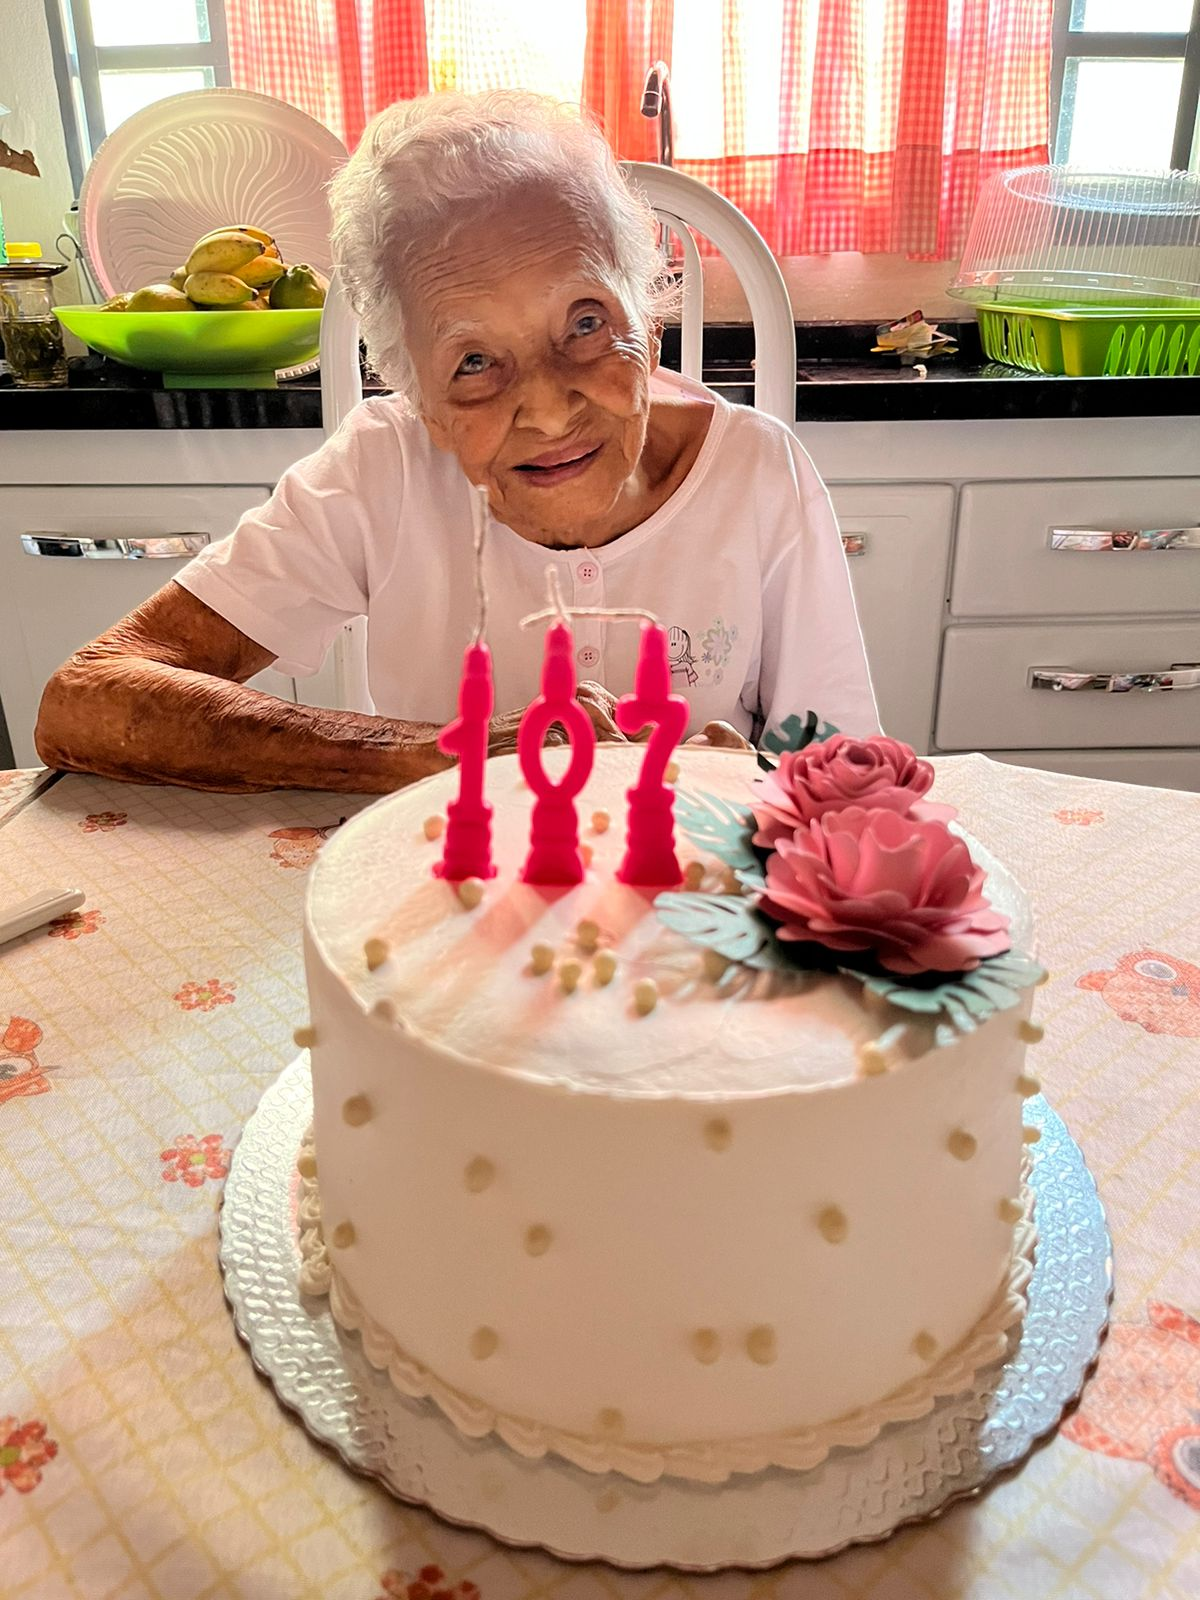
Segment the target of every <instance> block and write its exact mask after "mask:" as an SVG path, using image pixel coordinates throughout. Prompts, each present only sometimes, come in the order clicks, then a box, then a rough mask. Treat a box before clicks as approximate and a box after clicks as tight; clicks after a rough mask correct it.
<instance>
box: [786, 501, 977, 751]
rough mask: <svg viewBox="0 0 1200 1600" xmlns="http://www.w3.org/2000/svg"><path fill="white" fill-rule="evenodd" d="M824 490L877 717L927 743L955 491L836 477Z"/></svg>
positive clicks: (889, 729)
mask: <svg viewBox="0 0 1200 1600" xmlns="http://www.w3.org/2000/svg"><path fill="white" fill-rule="evenodd" d="M830 497H831V499H832V500H833V506H834V510H835V511H836V512H837V518H838V523H839V525H840V527H841V530H842V541H843V544H844V545H845V546H846V554H847V557H848V565H849V569H850V581H851V584H852V585H853V588H854V602H855V605H856V606H857V608H858V620H859V623H860V624H861V626H862V631H863V640H864V643H865V644H866V647H867V660H868V661H869V663H870V666H871V680H872V682H873V683H874V686H875V698H876V700H877V701H878V703H879V717H880V721H881V723H882V725H883V728H884V731H885V732H886V733H889V734H891V735H892V736H893V737H894V738H897V739H903V740H904V741H905V743H906V744H911V745H912V746H913V748H914V749H916V750H919V751H924V750H928V748H929V738H930V731H931V725H932V721H933V698H934V692H935V690H936V688H937V660H938V642H939V639H940V636H941V627H942V612H943V609H944V606H945V599H946V571H947V566H948V563H949V557H950V537H951V530H952V527H953V521H954V490H953V489H951V488H950V487H949V486H948V485H946V484H941V483H919V484H838V485H835V486H833V487H832V488H831V489H830ZM900 618H902V619H903V622H902V624H901V625H898V619H900ZM817 709H818V710H819V709H820V708H819V707H817Z"/></svg>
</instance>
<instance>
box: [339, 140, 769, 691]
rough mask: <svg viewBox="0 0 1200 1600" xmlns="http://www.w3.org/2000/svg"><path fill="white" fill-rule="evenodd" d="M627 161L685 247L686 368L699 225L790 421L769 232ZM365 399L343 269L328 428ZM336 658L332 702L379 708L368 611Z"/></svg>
mask: <svg viewBox="0 0 1200 1600" xmlns="http://www.w3.org/2000/svg"><path fill="white" fill-rule="evenodd" d="M623 171H624V172H625V174H626V176H627V177H628V178H629V179H630V181H631V182H632V183H634V184H635V185H636V186H637V187H638V188H639V189H641V191H642V192H643V194H644V195H645V196H646V199H647V200H648V201H649V203H650V206H651V208H652V209H653V211H654V213H655V215H656V216H657V217H658V219H659V221H660V222H661V223H662V224H663V225H664V227H665V228H667V229H669V230H670V231H671V232H673V233H674V234H675V235H676V236H677V237H678V239H679V240H680V243H681V246H682V249H683V308H682V326H681V330H680V332H681V359H680V367H681V370H682V371H683V373H684V375H685V377H689V378H695V379H697V380H699V379H700V378H701V377H702V375H703V374H702V368H703V342H704V273H703V267H702V264H701V258H700V253H699V251H698V250H697V249H696V245H695V241H694V240H693V239H692V237H691V234H690V233H689V232H688V229H689V228H695V230H696V231H697V233H702V234H703V235H704V236H705V237H706V238H707V239H709V240H710V241H711V242H712V243H713V244H714V245H715V246H716V247H717V249H718V250H719V251H720V252H721V254H722V255H723V256H724V257H725V259H726V261H727V262H728V263H729V265H730V267H732V269H733V271H734V273H735V274H736V275H737V278H738V280H739V282H740V283H741V286H742V289H743V291H744V293H745V295H746V299H747V301H748V303H749V306H750V317H751V320H752V322H753V324H754V349H755V362H754V404H755V406H756V408H757V409H758V410H759V411H765V412H767V413H768V414H769V415H770V416H773V417H778V418H779V419H780V420H781V421H782V422H785V423H786V424H787V425H788V427H789V428H790V427H792V426H793V424H794V423H795V420H796V328H795V324H794V322H793V320H792V307H791V302H790V300H789V298H788V292H787V285H786V284H785V283H784V281H783V274H782V273H781V272H780V270H779V265H778V263H777V262H776V260H775V258H774V256H773V255H772V254H771V252H770V251H769V250H768V249H767V246H766V244H765V242H764V241H763V237H762V235H761V234H760V233H759V231H758V229H757V228H756V227H755V226H754V224H753V223H752V222H751V221H750V220H749V218H747V217H745V216H744V215H743V214H742V213H741V212H740V211H739V210H738V208H737V207H736V206H735V205H732V204H731V203H730V202H729V201H728V200H726V199H724V197H723V196H721V195H719V194H717V193H716V191H715V190H714V189H710V188H709V187H708V185H707V184H705V183H700V182H699V181H698V180H697V179H695V178H689V177H688V176H687V175H686V174H685V173H682V172H677V171H676V170H675V169H674V168H673V167H660V166H654V165H652V164H650V163H648V162H642V161H629V162H625V163H624V165H623ZM361 399H362V374H361V371H360V369H359V359H358V318H357V316H356V315H355V313H354V310H353V308H352V307H351V305H350V302H349V300H348V299H347V298H346V291H345V289H344V287H343V285H342V282H341V277H340V274H339V273H337V272H335V273H334V274H333V279H332V282H331V283H330V285H329V294H328V296H327V297H326V300H325V310H324V312H323V314H322V317H321V420H322V426H323V427H324V430H325V433H326V435H327V436H328V435H329V434H331V433H333V432H334V430H335V429H336V428H338V427H339V426H340V425H341V423H342V422H343V421H344V419H345V417H346V416H347V414H348V413H349V412H350V411H351V410H352V409H353V408H354V407H355V406H356V405H357V404H358V402H359V401H360V400H361ZM333 663H334V683H333V696H334V698H333V700H332V704H334V705H336V706H340V707H345V708H346V709H348V710H357V711H369V710H371V709H372V706H371V702H370V698H369V695H368V692H367V672H366V622H365V619H362V618H360V619H359V620H358V621H357V622H352V623H351V624H350V625H349V626H348V627H346V628H344V629H343V630H342V633H341V635H340V637H339V638H338V640H337V641H336V643H335V644H334V647H333Z"/></svg>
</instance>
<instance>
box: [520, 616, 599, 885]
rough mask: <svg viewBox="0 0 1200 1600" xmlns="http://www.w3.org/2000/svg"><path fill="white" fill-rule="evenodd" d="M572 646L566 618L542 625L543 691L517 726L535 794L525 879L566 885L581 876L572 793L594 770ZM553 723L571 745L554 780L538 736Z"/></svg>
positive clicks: (525, 769) (593, 736) (523, 766)
mask: <svg viewBox="0 0 1200 1600" xmlns="http://www.w3.org/2000/svg"><path fill="white" fill-rule="evenodd" d="M573 645H574V640H573V639H572V636H571V630H570V628H569V627H568V625H567V623H566V622H565V621H561V620H560V621H557V622H552V623H551V624H550V626H549V627H548V628H547V629H546V647H545V654H544V656H543V658H542V692H541V694H540V695H539V696H538V698H537V699H536V700H534V701H532V702H531V703H530V705H529V707H528V709H527V710H526V712H525V715H524V716H523V717H522V718H521V726H520V728H519V729H518V730H517V757H518V759H519V761H520V763H521V772H522V775H523V776H524V778H525V782H526V783H527V784H528V785H529V787H530V788H531V789H532V790H533V793H534V795H535V796H536V800H535V802H534V807H533V818H532V821H531V825H530V830H529V854H528V856H527V857H526V859H525V865H524V867H523V868H522V870H521V877H522V879H523V880H524V881H525V882H526V883H542V884H567V885H569V884H572V883H582V881H583V860H582V858H581V856H580V854H579V818H578V816H577V815H576V811H575V796H576V795H577V794H578V793H579V791H580V790H581V789H582V788H583V786H584V784H585V783H586V782H587V780H588V777H589V775H590V773H591V770H592V762H593V759H594V757H595V753H596V730H595V729H594V728H593V727H592V719H591V718H590V717H589V716H588V714H587V712H586V711H585V710H584V709H583V707H582V706H581V705H580V704H579V701H578V700H577V699H576V698H575V659H574V655H573V653H572V651H573ZM555 722H560V723H562V725H563V727H564V728H565V729H566V731H567V738H568V740H569V741H570V745H571V763H570V766H569V767H568V768H567V770H566V772H565V774H564V775H563V777H562V778H561V779H560V780H559V781H558V783H554V782H553V781H552V780H551V778H550V776H549V774H548V773H547V771H546V769H545V767H544V765H543V764H542V740H543V739H544V738H545V737H546V732H547V729H549V728H550V727H551V725H552V724H553V723H555Z"/></svg>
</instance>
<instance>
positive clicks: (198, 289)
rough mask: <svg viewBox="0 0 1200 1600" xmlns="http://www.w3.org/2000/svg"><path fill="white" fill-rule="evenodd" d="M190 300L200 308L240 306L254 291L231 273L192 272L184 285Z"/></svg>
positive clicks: (250, 297)
mask: <svg viewBox="0 0 1200 1600" xmlns="http://www.w3.org/2000/svg"><path fill="white" fill-rule="evenodd" d="M184 288H185V289H186V290H187V297H188V299H189V300H194V301H195V302H196V304H197V305H198V306H214V307H220V306H240V305H242V304H243V302H245V301H246V300H250V299H252V298H253V295H254V290H253V289H251V288H250V287H249V286H248V285H247V284H244V283H243V282H242V280H241V279H240V278H235V277H234V276H233V274H232V273H231V272H190V273H189V274H188V277H187V281H186V283H185V284H184Z"/></svg>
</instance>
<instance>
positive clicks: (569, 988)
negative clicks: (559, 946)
mask: <svg viewBox="0 0 1200 1600" xmlns="http://www.w3.org/2000/svg"><path fill="white" fill-rule="evenodd" d="M582 976H583V963H582V961H576V960H575V959H574V957H571V958H570V959H569V960H567V961H560V962H559V963H558V982H559V987H560V988H561V989H562V992H563V993H564V994H574V992H575V990H576V989H577V988H578V987H579V980H580V978H582Z"/></svg>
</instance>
